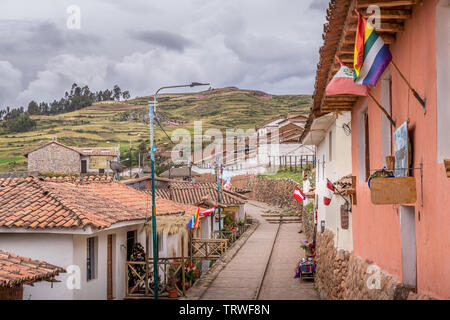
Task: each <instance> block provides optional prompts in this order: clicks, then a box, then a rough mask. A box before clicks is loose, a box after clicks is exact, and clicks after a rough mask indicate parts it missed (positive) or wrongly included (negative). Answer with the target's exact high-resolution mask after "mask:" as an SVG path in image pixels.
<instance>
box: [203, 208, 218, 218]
mask: <svg viewBox="0 0 450 320" xmlns="http://www.w3.org/2000/svg"><path fill="white" fill-rule="evenodd" d="M214 210H216V207H212V208H209V209H208V210H205V211H203V212H202V213H201V215H202V216H204V217H207V216H209V215H210V214H211V213H213V212H214Z"/></svg>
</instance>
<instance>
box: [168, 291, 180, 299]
mask: <svg viewBox="0 0 450 320" xmlns="http://www.w3.org/2000/svg"><path fill="white" fill-rule="evenodd" d="M167 291H168V292H169V298H171V299H176V298H178V290H177V289H169V290H167Z"/></svg>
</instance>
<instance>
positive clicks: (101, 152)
mask: <svg viewBox="0 0 450 320" xmlns="http://www.w3.org/2000/svg"><path fill="white" fill-rule="evenodd" d="M50 144H57V145H59V146H61V147H64V148H67V149H69V150H72V151H75V152H78V153H79V154H81V155H84V156H117V155H118V149H117V148H91V147H71V146H66V145H65V144H62V143H61V142H58V141H57V140H52V141H49V142H47V143H45V144H43V145H41V146H39V147H37V148H34V149H31V150H29V151H27V152H25V153H24V155H25V156H28V154H30V153H32V152H34V151H36V150H39V149H41V148H44V147H46V146H48V145H50Z"/></svg>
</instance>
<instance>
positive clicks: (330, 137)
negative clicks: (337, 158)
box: [328, 130, 333, 162]
mask: <svg viewBox="0 0 450 320" xmlns="http://www.w3.org/2000/svg"><path fill="white" fill-rule="evenodd" d="M332 160H333V131H331V130H330V132H329V133H328V161H329V162H331V161H332Z"/></svg>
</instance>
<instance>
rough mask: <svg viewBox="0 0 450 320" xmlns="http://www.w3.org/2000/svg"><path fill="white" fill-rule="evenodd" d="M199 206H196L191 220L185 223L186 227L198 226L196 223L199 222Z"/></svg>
mask: <svg viewBox="0 0 450 320" xmlns="http://www.w3.org/2000/svg"><path fill="white" fill-rule="evenodd" d="M199 213H200V208H197V211H196V212H195V214H194V216H193V217H192V219H191V221H189V223H188V224H187V227H188V228H198V225H199V223H200V216H199Z"/></svg>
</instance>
